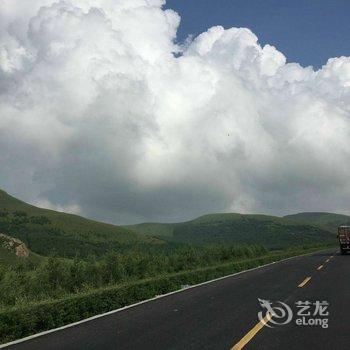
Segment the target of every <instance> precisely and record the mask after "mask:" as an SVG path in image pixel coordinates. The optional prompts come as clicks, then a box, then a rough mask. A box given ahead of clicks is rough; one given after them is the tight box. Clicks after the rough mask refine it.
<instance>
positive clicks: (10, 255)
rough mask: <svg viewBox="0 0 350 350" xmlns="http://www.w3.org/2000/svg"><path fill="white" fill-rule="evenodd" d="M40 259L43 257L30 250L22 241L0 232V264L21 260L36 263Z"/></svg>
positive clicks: (10, 263)
mask: <svg viewBox="0 0 350 350" xmlns="http://www.w3.org/2000/svg"><path fill="white" fill-rule="evenodd" d="M42 260H43V257H41V256H39V255H38V254H35V253H33V252H31V251H30V250H29V249H28V248H27V247H26V246H25V244H24V243H23V242H22V241H20V240H18V239H16V238H14V237H10V236H7V235H4V234H2V233H0V266H1V265H5V266H9V265H15V264H17V263H21V262H23V263H30V264H31V265H38V264H39V263H40V262H41V261H42Z"/></svg>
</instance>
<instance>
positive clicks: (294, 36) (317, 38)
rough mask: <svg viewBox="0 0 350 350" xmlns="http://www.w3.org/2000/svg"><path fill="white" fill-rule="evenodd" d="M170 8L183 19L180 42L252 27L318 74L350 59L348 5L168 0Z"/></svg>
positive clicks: (323, 0) (340, 0)
mask: <svg viewBox="0 0 350 350" xmlns="http://www.w3.org/2000/svg"><path fill="white" fill-rule="evenodd" d="M166 7H167V8H172V9H174V10H176V11H177V12H178V13H179V14H180V16H181V25H180V28H179V31H178V39H179V40H180V41H181V40H184V39H185V38H186V37H187V35H188V34H194V35H198V34H200V33H202V32H203V31H206V30H207V29H208V28H209V27H211V26H214V25H222V26H224V27H225V28H229V27H248V28H249V29H251V30H252V31H253V32H254V33H255V34H256V35H257V36H258V38H259V41H260V43H261V44H266V43H269V44H271V45H274V46H276V47H277V48H278V49H279V50H280V51H281V52H282V53H283V54H284V55H285V56H286V57H287V60H288V62H298V63H300V64H301V65H303V66H308V65H312V66H314V67H315V68H319V67H321V66H322V65H323V64H325V63H326V62H327V59H328V58H329V57H338V56H342V55H343V56H350V40H349V35H350V1H349V0H293V1H292V0H215V1H214V0H211V1H208V0H168V1H167V5H166Z"/></svg>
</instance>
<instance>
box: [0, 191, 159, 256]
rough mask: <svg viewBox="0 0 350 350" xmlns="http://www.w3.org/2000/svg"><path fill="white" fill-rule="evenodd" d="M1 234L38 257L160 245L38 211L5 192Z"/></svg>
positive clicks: (112, 228)
mask: <svg viewBox="0 0 350 350" xmlns="http://www.w3.org/2000/svg"><path fill="white" fill-rule="evenodd" d="M0 232H2V233H5V234H8V235H10V236H13V237H17V238H19V239H20V240H22V241H23V242H24V243H25V244H26V245H27V246H28V248H29V249H31V250H32V251H33V252H36V253H38V254H41V255H50V254H53V253H56V254H57V255H59V256H64V257H74V256H75V255H76V254H78V255H79V256H82V257H84V256H88V255H100V254H104V253H105V252H106V251H108V250H110V249H115V250H125V249H128V247H129V246H134V245H135V244H146V245H148V244H151V245H153V244H158V243H159V240H156V239H153V238H150V237H147V236H144V235H142V234H139V233H136V232H133V231H131V230H128V229H126V228H123V227H118V226H114V225H109V224H105V223H100V222H96V221H93V220H88V219H85V218H83V217H80V216H77V215H71V214H65V213H60V212H56V211H53V210H47V209H41V208H37V207H35V206H32V205H29V204H27V203H25V202H22V201H20V200H18V199H16V198H14V197H12V196H10V195H9V194H7V193H6V192H4V191H1V190H0Z"/></svg>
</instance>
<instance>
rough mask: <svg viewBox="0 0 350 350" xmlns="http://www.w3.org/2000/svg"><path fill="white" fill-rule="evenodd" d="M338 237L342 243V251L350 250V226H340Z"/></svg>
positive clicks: (340, 243)
mask: <svg viewBox="0 0 350 350" xmlns="http://www.w3.org/2000/svg"><path fill="white" fill-rule="evenodd" d="M338 239H339V245H340V253H341V254H345V253H346V252H348V251H350V226H339V227H338Z"/></svg>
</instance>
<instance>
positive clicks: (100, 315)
mask: <svg viewBox="0 0 350 350" xmlns="http://www.w3.org/2000/svg"><path fill="white" fill-rule="evenodd" d="M325 250H328V249H322V250H318V251H315V252H312V253H306V254H302V255H296V256H291V257H289V258H286V259H282V260H278V261H273V262H271V263H268V264H265V265H261V266H257V267H253V268H251V269H248V270H243V271H239V272H235V273H232V274H230V275H226V276H223V277H218V278H215V279H213V280H210V281H205V282H202V283H198V284H194V285H192V286H189V287H186V288H182V289H178V290H175V291H173V292H169V293H166V294H162V295H157V296H155V297H154V298H151V299H147V300H142V301H139V302H137V303H135V304H131V305H127V306H124V307H122V308H120V309H116V310H112V311H108V312H105V313H103V314H99V315H95V316H92V317H89V318H85V319H83V320H81V321H78V322H74V323H69V324H67V325H65V326H62V327H58V328H54V329H49V330H48V331H44V332H40V333H37V334H33V335H30V336H28V337H25V338H21V339H18V340H14V341H12V342H9V343H6V344H2V345H1V344H0V349H3V348H6V347H8V346H11V345H16V344H19V343H23V342H25V341H27V340H31V339H34V338H38V337H41V336H43V335H46V334H50V333H54V332H58V331H61V330H63V329H66V328H71V327H74V326H77V325H79V324H82V323H85V322H89V321H92V320H95V319H97V318H101V317H104V316H108V315H112V314H115V313H117V312H120V311H123V310H126V309H130V308H132V307H135V306H138V305H142V304H145V303H148V302H150V301H154V300H157V299H160V298H164V297H167V296H169V295H172V294H176V293H181V292H183V291H185V290H188V289H192V288H196V287H200V286H203V285H205V284H209V283H212V282H216V281H220V280H223V279H225V278H229V277H233V276H237V275H240V274H243V273H246V272H250V271H254V270H258V269H261V268H263V267H267V266H270V265H273V264H277V263H280V262H283V261H287V260H291V259H295V258H299V257H302V256H307V255H312V254H315V253H318V252H322V251H325Z"/></svg>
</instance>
